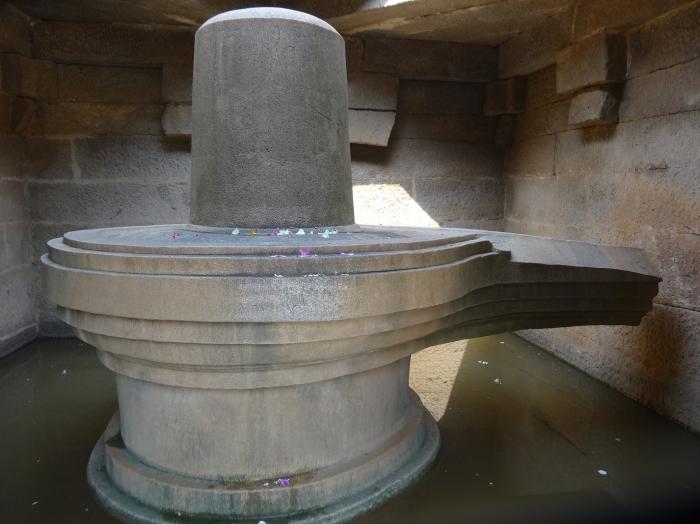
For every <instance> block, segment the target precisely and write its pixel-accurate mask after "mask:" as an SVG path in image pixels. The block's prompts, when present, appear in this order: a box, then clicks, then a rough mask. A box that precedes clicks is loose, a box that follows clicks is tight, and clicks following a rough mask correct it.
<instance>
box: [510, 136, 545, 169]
mask: <svg viewBox="0 0 700 524" xmlns="http://www.w3.org/2000/svg"><path fill="white" fill-rule="evenodd" d="M555 141H556V136H555V135H543V136H538V137H535V138H531V139H529V140H522V141H520V142H515V143H514V144H513V145H512V146H511V147H510V149H509V150H508V155H507V160H506V169H505V173H506V175H507V176H534V177H551V176H554V174H555V170H554V144H555Z"/></svg>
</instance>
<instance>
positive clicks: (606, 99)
mask: <svg viewBox="0 0 700 524" xmlns="http://www.w3.org/2000/svg"><path fill="white" fill-rule="evenodd" d="M619 105H620V100H619V98H618V96H617V93H616V92H614V91H613V90H611V89H602V88H596V89H590V90H587V91H583V92H581V93H578V94H577V95H576V96H574V97H573V98H572V99H571V103H570V105H569V125H571V126H582V127H583V126H597V125H608V124H614V123H615V122H617V109H618V107H619Z"/></svg>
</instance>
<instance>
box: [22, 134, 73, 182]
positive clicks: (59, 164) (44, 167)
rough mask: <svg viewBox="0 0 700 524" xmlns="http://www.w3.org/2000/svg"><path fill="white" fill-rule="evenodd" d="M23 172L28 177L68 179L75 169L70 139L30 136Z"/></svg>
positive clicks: (27, 142)
mask: <svg viewBox="0 0 700 524" xmlns="http://www.w3.org/2000/svg"><path fill="white" fill-rule="evenodd" d="M26 150H27V155H26V160H25V163H24V174H25V176H28V177H30V178H41V179H51V180H70V179H72V178H73V177H74V174H75V172H74V171H75V170H74V166H73V158H72V152H71V142H70V140H64V139H49V138H42V137H30V138H27V140H26Z"/></svg>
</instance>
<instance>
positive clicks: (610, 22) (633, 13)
mask: <svg viewBox="0 0 700 524" xmlns="http://www.w3.org/2000/svg"><path fill="white" fill-rule="evenodd" d="M687 2H688V0H616V1H615V2H610V1H608V0H586V1H585V2H579V3H578V5H577V6H576V16H575V17H574V39H575V40H580V39H581V38H583V37H585V36H588V35H590V34H592V33H596V32H598V31H599V30H601V29H603V28H608V29H619V30H623V29H630V28H632V27H634V26H637V25H639V24H641V23H642V22H645V21H647V20H651V19H652V18H655V17H657V16H659V15H661V14H663V13H665V12H667V11H669V10H671V9H673V8H675V7H677V6H679V5H682V4H684V3H687Z"/></svg>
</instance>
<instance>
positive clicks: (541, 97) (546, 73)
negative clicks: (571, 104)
mask: <svg viewBox="0 0 700 524" xmlns="http://www.w3.org/2000/svg"><path fill="white" fill-rule="evenodd" d="M567 97H568V95H560V94H559V93H557V66H556V65H551V66H548V67H545V68H544V69H540V70H539V71H536V72H535V73H532V74H531V75H529V76H528V77H527V98H526V101H525V107H526V108H527V109H534V108H537V107H541V106H546V105H550V104H553V103H554V102H559V101H561V100H563V99H565V98H567Z"/></svg>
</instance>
